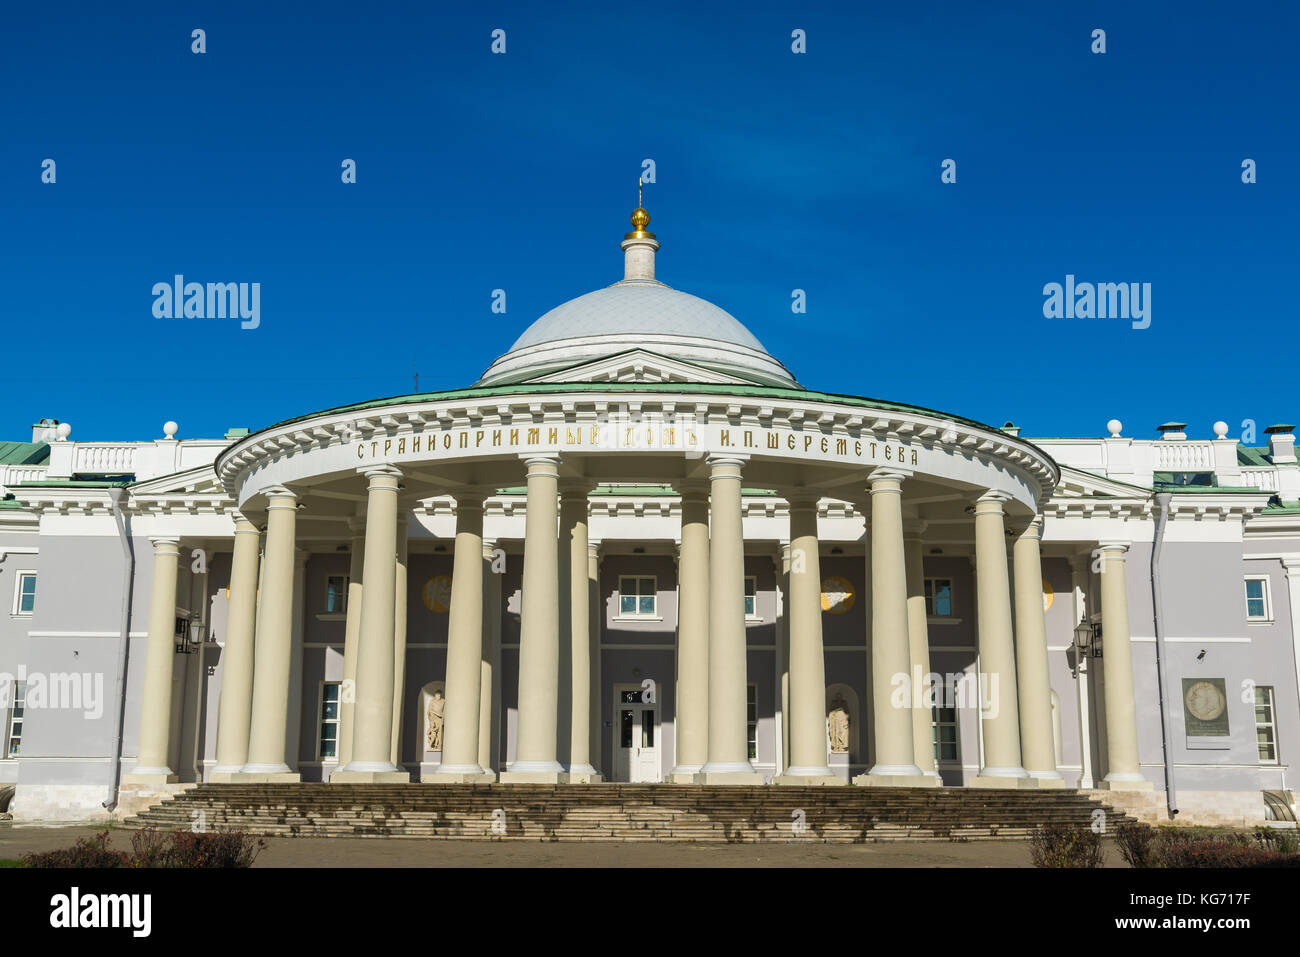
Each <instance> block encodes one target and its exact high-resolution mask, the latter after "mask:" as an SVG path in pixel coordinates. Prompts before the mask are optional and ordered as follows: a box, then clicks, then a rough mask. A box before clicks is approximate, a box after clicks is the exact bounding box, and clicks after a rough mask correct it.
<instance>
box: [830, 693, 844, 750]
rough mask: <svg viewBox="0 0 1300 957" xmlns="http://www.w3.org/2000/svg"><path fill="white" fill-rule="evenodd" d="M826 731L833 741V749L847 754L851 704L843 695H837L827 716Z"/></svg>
mask: <svg viewBox="0 0 1300 957" xmlns="http://www.w3.org/2000/svg"><path fill="white" fill-rule="evenodd" d="M826 731H827V735H828V736H829V737H830V741H831V751H832V752H833V753H835V754H847V753H848V750H849V706H848V704H847V703H845V701H844V696H843V695H836V696H835V701H834V702H832V704H831V712H830V714H829V715H827V716H826Z"/></svg>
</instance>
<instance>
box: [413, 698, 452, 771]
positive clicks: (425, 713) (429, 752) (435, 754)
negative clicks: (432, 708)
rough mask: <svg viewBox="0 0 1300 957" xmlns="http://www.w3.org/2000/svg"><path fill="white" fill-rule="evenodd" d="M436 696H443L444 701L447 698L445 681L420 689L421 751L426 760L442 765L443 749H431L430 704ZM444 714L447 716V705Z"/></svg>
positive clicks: (444, 706) (444, 707)
mask: <svg viewBox="0 0 1300 957" xmlns="http://www.w3.org/2000/svg"><path fill="white" fill-rule="evenodd" d="M435 694H441V695H442V697H443V699H444V701H445V699H446V697H447V685H446V682H444V681H430V682H429V683H428V684H427V685H425V686H424V687H423V688H421V689H420V721H419V728H420V751H421V753H422V754H423V755H424V760H425V761H426V762H429V761H438V762H439V763H441V761H440V759H441V758H442V749H441V748H439V749H438V750H436V751H435V750H433V749H431V748H430V747H429V727H430V724H431V721H430V717H429V702H431V701H432V700H433V697H434V695H435ZM443 713H444V715H445V714H446V705H445V704H444V705H443Z"/></svg>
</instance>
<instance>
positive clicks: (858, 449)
mask: <svg viewBox="0 0 1300 957" xmlns="http://www.w3.org/2000/svg"><path fill="white" fill-rule="evenodd" d="M853 454H854V455H856V456H857V457H858V458H862V440H861V439H855V440H854V442H853Z"/></svg>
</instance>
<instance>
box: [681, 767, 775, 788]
mask: <svg viewBox="0 0 1300 957" xmlns="http://www.w3.org/2000/svg"><path fill="white" fill-rule="evenodd" d="M707 767H708V765H705V768H704V769H701V770H700V773H699V774H697V775H695V783H696V784H720V785H728V784H729V785H732V786H736V785H741V786H749V785H755V784H758V785H761V784H762V783H763V775H761V774H759V773H758V772H757V771H709V770H706V769H707Z"/></svg>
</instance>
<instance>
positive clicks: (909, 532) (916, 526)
mask: <svg viewBox="0 0 1300 957" xmlns="http://www.w3.org/2000/svg"><path fill="white" fill-rule="evenodd" d="M929 527H930V523H929V522H927V521H925V520H924V519H920V518H905V519H903V540H904V541H920V540H921V536H922V535H924V534H925V530H926V529H927V528H929Z"/></svg>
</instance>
